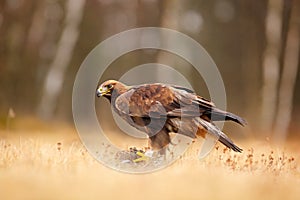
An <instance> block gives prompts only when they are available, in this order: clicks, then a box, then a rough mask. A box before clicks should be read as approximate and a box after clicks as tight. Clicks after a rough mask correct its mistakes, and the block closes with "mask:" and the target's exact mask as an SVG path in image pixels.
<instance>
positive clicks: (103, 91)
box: [96, 87, 109, 97]
mask: <svg viewBox="0 0 300 200" xmlns="http://www.w3.org/2000/svg"><path fill="white" fill-rule="evenodd" d="M108 93H109V90H107V89H106V88H102V87H99V88H98V89H97V91H96V95H97V97H101V96H103V95H106V94H108Z"/></svg>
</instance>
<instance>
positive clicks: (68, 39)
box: [38, 0, 85, 118]
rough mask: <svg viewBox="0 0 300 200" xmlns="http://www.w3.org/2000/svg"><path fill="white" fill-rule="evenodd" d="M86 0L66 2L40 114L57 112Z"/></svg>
mask: <svg viewBox="0 0 300 200" xmlns="http://www.w3.org/2000/svg"><path fill="white" fill-rule="evenodd" d="M84 5H85V0H77V1H76V2H74V1H72V0H68V1H67V3H66V18H65V28H64V29H63V32H62V35H61V38H60V40H59V42H58V49H57V53H56V55H55V58H54V60H53V62H52V64H51V66H50V70H49V71H48V74H47V76H46V79H45V83H44V88H43V94H42V98H41V101H40V104H39V106H38V114H39V115H40V116H41V117H43V118H51V117H52V116H53V114H54V112H55V108H56V106H57V105H56V104H57V100H58V96H59V94H60V91H61V89H62V86H63V82H64V77H65V72H66V69H67V67H68V65H69V63H70V61H71V58H72V55H73V51H74V47H75V44H76V42H77V39H78V36H79V32H80V31H79V30H78V29H79V25H80V23H81V20H82V16H83V11H84Z"/></svg>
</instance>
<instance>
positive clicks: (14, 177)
mask: <svg viewBox="0 0 300 200" xmlns="http://www.w3.org/2000/svg"><path fill="white" fill-rule="evenodd" d="M241 146H243V147H248V148H246V149H245V150H244V152H243V153H242V154H239V153H235V152H232V151H230V150H229V149H227V148H224V147H223V146H221V145H219V146H217V147H216V148H215V149H214V150H213V151H212V152H211V154H209V156H208V157H206V158H205V159H203V160H199V159H198V153H199V149H200V148H199V144H198V143H197V142H196V143H194V144H193V145H192V146H191V148H190V149H189V150H188V151H187V152H186V153H185V154H184V155H183V156H182V158H181V159H179V160H178V161H177V162H176V163H175V164H173V165H171V166H169V167H167V168H166V169H164V170H160V171H158V172H155V173H149V174H141V175H132V174H125V173H120V172H117V171H114V170H112V169H109V168H107V167H105V166H103V165H102V164H100V163H98V161H95V160H94V159H93V158H92V157H91V156H90V155H89V153H88V152H87V151H86V149H85V148H84V146H83V145H82V144H81V142H80V141H79V139H78V137H77V135H76V133H75V131H68V132H65V131H63V132H52V133H47V132H46V133H43V132H41V133H39V134H37V133H34V134H31V133H26V132H20V131H18V132H10V133H9V134H7V133H6V132H0V155H1V156H0V188H1V192H0V199H152V200H153V199H283V198H284V199H285V200H286V199H300V190H299V186H300V168H299V163H298V160H299V156H300V155H299V152H300V151H299V147H298V148H290V149H288V148H287V149H284V148H278V147H272V146H271V145H266V144H264V143H257V142H247V143H244V145H243V143H242V145H241ZM288 146H289V145H288Z"/></svg>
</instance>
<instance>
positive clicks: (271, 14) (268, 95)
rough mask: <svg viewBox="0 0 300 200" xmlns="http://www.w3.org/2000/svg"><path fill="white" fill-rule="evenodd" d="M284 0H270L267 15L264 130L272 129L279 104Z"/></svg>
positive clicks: (267, 131) (264, 68) (264, 65)
mask: <svg viewBox="0 0 300 200" xmlns="http://www.w3.org/2000/svg"><path fill="white" fill-rule="evenodd" d="M282 9H283V0H269V3H268V10H267V16H266V22H265V23H266V33H265V34H266V40H267V44H266V49H265V52H264V59H263V88H262V121H261V122H262V130H263V131H264V132H265V134H269V133H270V132H271V130H272V126H273V122H274V118H275V114H276V105H277V88H278V81H279V71H280V66H279V65H280V64H279V59H280V47H281V30H282Z"/></svg>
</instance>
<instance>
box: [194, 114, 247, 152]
mask: <svg viewBox="0 0 300 200" xmlns="http://www.w3.org/2000/svg"><path fill="white" fill-rule="evenodd" d="M196 124H198V125H201V126H203V127H204V128H205V129H206V130H207V131H208V132H209V133H210V134H212V135H214V136H216V137H217V138H218V140H219V141H220V142H221V143H222V144H224V145H225V146H226V147H228V148H230V149H232V150H233V151H236V152H242V151H243V150H242V149H241V148H239V147H238V146H236V145H235V144H234V143H233V141H232V140H231V139H229V138H228V137H227V136H226V135H225V134H224V133H223V132H222V131H221V130H220V129H219V128H218V127H216V126H215V125H213V124H211V123H210V122H208V121H205V120H203V119H201V118H200V117H199V118H197V120H196Z"/></svg>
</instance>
